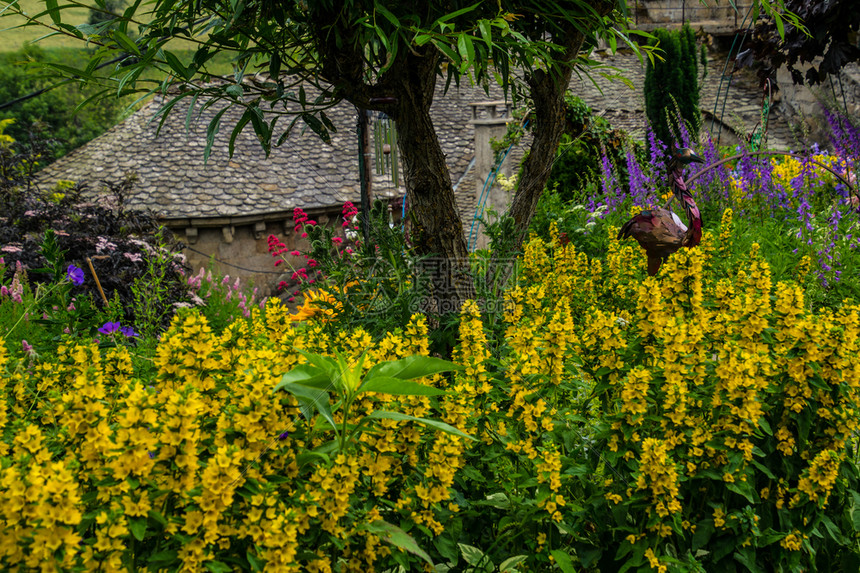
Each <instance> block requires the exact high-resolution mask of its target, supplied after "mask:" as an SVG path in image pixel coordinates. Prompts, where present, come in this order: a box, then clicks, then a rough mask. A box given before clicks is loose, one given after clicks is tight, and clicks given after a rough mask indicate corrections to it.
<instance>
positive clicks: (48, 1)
mask: <svg viewBox="0 0 860 573" xmlns="http://www.w3.org/2000/svg"><path fill="white" fill-rule="evenodd" d="M45 8H47V10H46V12H48V15H50V16H51V20H52V21H53V22H54V24H59V23H60V9H59V7H58V6H57V0H45Z"/></svg>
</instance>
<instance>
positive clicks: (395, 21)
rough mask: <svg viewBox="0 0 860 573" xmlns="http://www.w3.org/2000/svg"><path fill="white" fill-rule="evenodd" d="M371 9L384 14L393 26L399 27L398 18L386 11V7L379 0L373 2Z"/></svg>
mask: <svg viewBox="0 0 860 573" xmlns="http://www.w3.org/2000/svg"><path fill="white" fill-rule="evenodd" d="M373 9H374V10H376V11H377V12H379V13H380V14H382V15H383V16H385V19H386V20H388V21H389V22H391V23H392V25H394V27H395V28H399V27H400V20H398V19H397V16H395V15H394V14H392V13H391V12H389V11H388V9H387V8H386V7H385V6H383V5H382V4H380V3H379V2H376V3H374V5H373Z"/></svg>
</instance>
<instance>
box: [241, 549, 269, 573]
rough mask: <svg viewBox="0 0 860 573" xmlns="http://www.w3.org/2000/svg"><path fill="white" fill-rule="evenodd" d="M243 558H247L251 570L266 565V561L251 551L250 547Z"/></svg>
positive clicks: (259, 569) (259, 568)
mask: <svg viewBox="0 0 860 573" xmlns="http://www.w3.org/2000/svg"><path fill="white" fill-rule="evenodd" d="M245 558H246V559H247V560H248V564H249V565H251V571H262V570H263V567H265V565H266V562H265V561H264V560H262V559H260V558H259V557H257V556H256V555H254V554H253V553H251V550H250V549H249V550H248V552H247V553H245Z"/></svg>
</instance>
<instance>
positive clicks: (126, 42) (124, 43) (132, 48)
mask: <svg viewBox="0 0 860 573" xmlns="http://www.w3.org/2000/svg"><path fill="white" fill-rule="evenodd" d="M113 39H114V40H116V43H117V44H119V45H120V47H122V49H123V50H125V51H126V52H128V53H130V54H134V55H135V56H139V55H140V49H139V48H138V47H137V44H135V43H134V42H132V40H131V38H129V37H128V36H126V35H125V34H123V33H122V32H120V31H119V30H114V31H113Z"/></svg>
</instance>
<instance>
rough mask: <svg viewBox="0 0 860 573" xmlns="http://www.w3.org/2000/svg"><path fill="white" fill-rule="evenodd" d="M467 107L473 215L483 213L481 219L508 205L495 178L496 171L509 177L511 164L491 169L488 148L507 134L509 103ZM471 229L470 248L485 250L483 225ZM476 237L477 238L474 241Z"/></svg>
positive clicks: (500, 102)
mask: <svg viewBox="0 0 860 573" xmlns="http://www.w3.org/2000/svg"><path fill="white" fill-rule="evenodd" d="M469 105H470V106H471V108H472V119H471V121H470V123H471V124H472V125H473V126H474V127H475V174H476V178H475V179H476V181H475V200H476V205H477V210H476V213H478V214H480V213H482V212H483V217H484V218H487V216H488V212H489V211H490V210H493V211H495V212H496V213H500V214H501V213H504V212H505V211H507V209H508V205H509V204H510V202H511V197H509V196H508V194H507V193H505V192H504V191H503V190H502V188H501V187H500V186H499V185H498V184H496V183H495V177H496V173H497V172H498V173H503V174H504V175H505V176H510V173H511V166H510V165H511V163H512V162H511V161H509V160H505V161H503V162H502V164H501V166H499V169H498V171H495V170H493V167H496V165H495V162H494V159H495V158H494V154H493V150H492V148H491V147H490V138H495V139H499V140H500V139H502V138H503V137H504V136H505V133H506V132H507V129H508V122H510V121H512V120H513V118H512V116H511V104H510V103H508V102H505V101H486V102H475V103H470V104H469ZM503 153H504V152H503ZM488 178H489V181H488ZM485 185H486V188H485ZM482 207H483V208H482ZM471 227H472V222H471V221H468V222H467V231H468V229H470V228H471ZM474 227H475V229H476V230H477V231H476V232H475V233H473V237H471V243H472V244H471V245H470V246H471V247H472V248H478V249H483V248H486V247H487V244H488V240H487V237H486V235H485V234H484V232H483V225H481V224H480V223H478V222H477V221H476V222H475V225H474ZM475 236H477V239H475V238H474V237H475Z"/></svg>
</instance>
